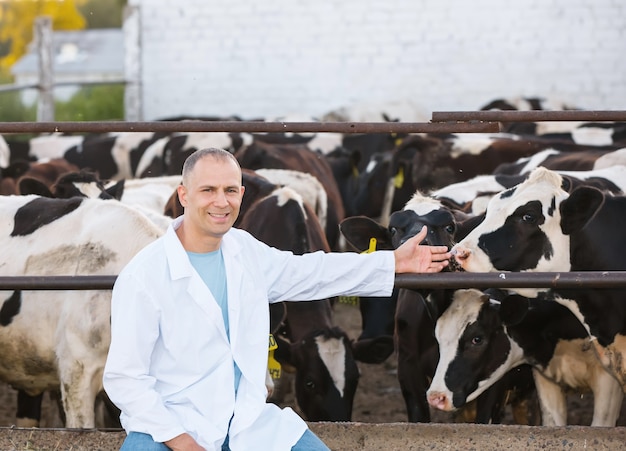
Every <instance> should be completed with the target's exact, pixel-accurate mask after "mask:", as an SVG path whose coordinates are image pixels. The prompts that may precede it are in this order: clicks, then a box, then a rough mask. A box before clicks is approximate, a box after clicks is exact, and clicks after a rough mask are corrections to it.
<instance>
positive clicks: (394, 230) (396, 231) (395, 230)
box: [390, 227, 398, 235]
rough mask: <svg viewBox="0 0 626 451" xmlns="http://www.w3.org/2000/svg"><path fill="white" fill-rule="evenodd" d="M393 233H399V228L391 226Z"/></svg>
mask: <svg viewBox="0 0 626 451" xmlns="http://www.w3.org/2000/svg"><path fill="white" fill-rule="evenodd" d="M390 231H391V234H392V235H395V234H396V233H398V229H396V228H395V227H391V230H390Z"/></svg>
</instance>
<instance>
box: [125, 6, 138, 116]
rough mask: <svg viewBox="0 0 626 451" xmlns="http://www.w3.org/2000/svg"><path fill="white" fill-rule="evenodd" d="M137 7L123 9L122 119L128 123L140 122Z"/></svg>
mask: <svg viewBox="0 0 626 451" xmlns="http://www.w3.org/2000/svg"><path fill="white" fill-rule="evenodd" d="M139 22H140V17H139V8H138V7H137V6H128V5H127V6H126V7H125V8H124V24H123V25H122V28H123V29H124V49H125V52H124V79H125V80H126V85H125V88H124V117H125V119H126V120H127V121H129V122H135V121H142V120H143V114H142V98H141V37H140V30H141V28H140V26H139V25H140V23H139Z"/></svg>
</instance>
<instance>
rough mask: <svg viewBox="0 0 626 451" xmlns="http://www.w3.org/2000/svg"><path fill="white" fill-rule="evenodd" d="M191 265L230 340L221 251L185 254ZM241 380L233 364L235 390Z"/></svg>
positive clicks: (225, 284)
mask: <svg viewBox="0 0 626 451" xmlns="http://www.w3.org/2000/svg"><path fill="white" fill-rule="evenodd" d="M187 255H188V256H189V261H190V262H191V265H192V266H193V267H194V268H195V270H196V271H197V272H198V274H199V275H200V277H201V278H202V280H203V281H204V283H205V284H206V286H207V287H209V290H211V294H213V297H214V298H215V300H216V301H217V305H218V306H219V307H220V309H221V310H222V318H223V319H224V327H225V328H226V336H227V337H228V339H229V340H230V325H229V321H228V292H227V290H226V288H227V281H226V268H225V266H224V257H223V255H222V249H221V248H220V249H218V250H216V251H213V252H206V253H202V254H199V253H196V252H187ZM239 379H241V371H240V370H239V367H238V366H237V364H236V363H235V390H236V389H237V387H238V386H239Z"/></svg>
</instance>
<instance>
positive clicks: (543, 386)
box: [533, 369, 567, 426]
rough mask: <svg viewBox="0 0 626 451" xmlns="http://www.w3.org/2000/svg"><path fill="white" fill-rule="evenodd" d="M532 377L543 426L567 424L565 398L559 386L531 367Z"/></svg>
mask: <svg viewBox="0 0 626 451" xmlns="http://www.w3.org/2000/svg"><path fill="white" fill-rule="evenodd" d="M533 378H534V379H535V387H536V388H537V396H538V397H539V405H540V406H541V416H542V424H543V426H565V425H566V424H567V399H566V397H565V393H563V390H562V389H561V387H560V386H559V385H558V384H556V383H554V382H552V381H551V380H550V379H548V378H547V377H545V376H544V375H543V374H541V373H540V372H539V371H538V370H536V369H533Z"/></svg>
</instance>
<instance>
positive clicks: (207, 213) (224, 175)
mask: <svg viewBox="0 0 626 451" xmlns="http://www.w3.org/2000/svg"><path fill="white" fill-rule="evenodd" d="M243 192H244V187H243V186H242V185H241V170H240V169H239V167H238V166H237V164H236V163H235V162H234V161H232V160H230V159H225V160H221V159H217V158H214V157H212V156H206V157H204V158H202V159H200V160H199V161H198V162H197V163H196V165H195V167H194V169H193V171H192V172H191V174H189V179H188V180H187V183H186V186H180V187H179V188H178V194H179V198H180V202H181V204H182V205H183V207H185V216H186V217H187V218H189V219H190V220H191V221H190V222H191V225H192V227H193V228H194V233H196V234H200V235H204V236H206V237H214V238H218V239H219V238H221V237H222V236H223V235H224V234H225V233H226V232H228V230H229V229H230V228H231V227H232V226H233V224H234V223H235V220H236V219H237V216H238V215H239V209H240V207H241V199H242V197H243Z"/></svg>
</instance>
